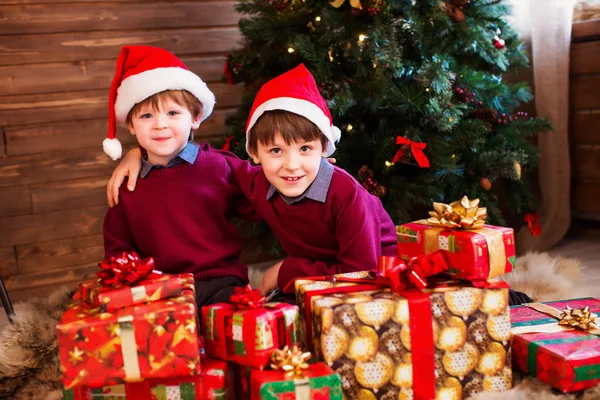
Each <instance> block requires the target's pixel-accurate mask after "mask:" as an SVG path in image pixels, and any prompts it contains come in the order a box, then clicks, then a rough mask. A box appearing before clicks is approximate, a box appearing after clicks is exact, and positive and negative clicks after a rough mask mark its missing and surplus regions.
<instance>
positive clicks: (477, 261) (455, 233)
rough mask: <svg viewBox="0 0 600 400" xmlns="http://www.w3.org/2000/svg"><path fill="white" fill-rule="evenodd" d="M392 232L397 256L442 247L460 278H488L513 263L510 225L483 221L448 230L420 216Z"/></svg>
mask: <svg viewBox="0 0 600 400" xmlns="http://www.w3.org/2000/svg"><path fill="white" fill-rule="evenodd" d="M396 235H397V238H398V255H399V256H400V257H401V258H403V259H405V260H410V259H411V258H413V257H416V256H419V255H422V254H429V253H432V252H434V251H436V250H440V249H441V250H446V251H447V252H448V254H447V256H448V264H449V266H450V267H451V268H453V269H455V270H456V273H457V276H458V277H459V278H463V279H468V280H488V279H491V278H494V277H497V276H500V275H503V274H505V273H507V272H510V271H512V269H513V265H514V263H515V239H514V233H513V230H512V229H511V228H505V227H499V226H492V225H483V227H482V228H480V229H474V230H449V229H445V228H438V227H433V226H431V225H429V224H428V223H427V221H426V220H421V221H415V222H411V223H408V224H404V225H400V226H397V227H396Z"/></svg>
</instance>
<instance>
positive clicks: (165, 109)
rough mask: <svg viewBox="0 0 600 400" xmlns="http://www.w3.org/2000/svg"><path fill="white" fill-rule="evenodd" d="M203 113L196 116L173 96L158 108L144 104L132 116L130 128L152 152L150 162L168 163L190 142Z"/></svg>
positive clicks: (149, 156) (149, 153)
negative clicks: (191, 133)
mask: <svg viewBox="0 0 600 400" xmlns="http://www.w3.org/2000/svg"><path fill="white" fill-rule="evenodd" d="M201 118H202V114H200V115H199V116H197V117H193V116H192V115H191V114H190V112H189V110H188V109H187V108H186V107H184V106H181V105H179V104H177V103H176V102H174V101H173V100H166V101H163V102H162V103H161V104H160V109H159V110H155V109H153V107H151V106H150V105H146V106H143V107H142V108H141V109H140V110H139V112H137V113H135V114H134V115H132V116H131V124H129V132H130V133H131V134H132V135H135V136H136V138H137V140H138V143H139V144H140V146H142V147H143V148H144V149H146V151H147V152H148V162H150V163H151V164H160V165H167V163H168V162H169V161H171V159H173V158H174V157H175V156H177V154H179V152H181V150H183V148H184V147H185V146H186V144H187V142H188V139H189V137H190V132H191V131H192V130H193V129H198V127H199V126H200V119H201Z"/></svg>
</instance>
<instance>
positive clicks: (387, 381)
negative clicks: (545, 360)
mask: <svg viewBox="0 0 600 400" xmlns="http://www.w3.org/2000/svg"><path fill="white" fill-rule="evenodd" d="M498 286H501V285H498ZM440 290H444V291H429V292H420V291H417V290H409V291H405V292H403V293H402V294H403V295H400V294H395V293H392V292H390V291H389V290H378V291H366V292H359V293H340V294H332V295H326V296H322V297H320V298H318V299H315V300H314V302H313V304H312V325H313V329H314V337H315V341H314V347H315V349H314V351H315V352H316V353H317V358H318V359H321V360H323V361H325V362H327V363H328V364H329V365H330V366H331V367H332V368H333V369H334V371H336V372H337V373H339V374H340V376H341V378H342V386H343V389H344V394H345V396H346V398H348V399H376V398H377V399H413V398H414V399H440V400H441V399H462V398H467V397H469V396H470V395H472V394H474V393H477V392H480V391H483V390H487V391H504V390H507V389H509V388H510V387H511V386H512V372H511V348H510V319H509V312H508V289H506V288H494V289H492V288H488V289H479V288H473V287H454V288H444V289H440ZM416 371H418V374H417V373H416Z"/></svg>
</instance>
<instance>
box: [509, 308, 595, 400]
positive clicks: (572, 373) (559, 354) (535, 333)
mask: <svg viewBox="0 0 600 400" xmlns="http://www.w3.org/2000/svg"><path fill="white" fill-rule="evenodd" d="M543 304H544V305H547V306H550V307H552V308H554V309H555V310H557V311H558V312H559V313H560V312H562V311H563V310H564V309H565V307H566V306H569V307H570V308H571V309H574V310H577V309H585V307H589V312H590V313H591V315H592V318H594V317H593V314H596V315H599V314H600V300H599V299H594V298H583V299H572V300H561V301H553V302H547V303H543ZM536 305H537V304H535V303H530V304H526V305H521V306H515V307H511V311H510V313H511V322H512V328H513V337H512V346H513V360H514V361H513V364H514V366H515V368H517V369H519V370H521V371H523V372H525V373H527V374H529V375H532V376H535V377H537V378H538V379H539V380H541V381H543V382H546V383H547V384H549V385H551V386H553V387H555V388H556V389H558V390H560V391H562V392H573V391H577V390H584V389H588V388H591V387H593V386H595V385H597V384H598V383H600V318H598V317H595V318H596V327H594V326H593V325H590V326H589V328H590V329H589V330H583V329H568V328H565V326H562V325H559V324H558V321H559V319H557V318H554V317H552V316H551V315H548V314H545V313H543V312H541V311H539V310H536V309H534V308H532V307H536Z"/></svg>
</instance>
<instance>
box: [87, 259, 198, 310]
mask: <svg viewBox="0 0 600 400" xmlns="http://www.w3.org/2000/svg"><path fill="white" fill-rule="evenodd" d="M99 267H100V271H97V272H96V275H97V276H98V279H94V280H89V281H85V282H82V283H80V284H79V288H78V291H79V292H80V294H81V298H82V299H83V300H84V301H85V302H86V303H88V304H90V305H91V306H93V307H100V308H101V309H102V310H103V311H113V310H116V309H119V308H123V307H129V306H132V305H134V304H141V303H147V302H149V301H157V300H160V299H165V298H168V297H173V296H178V295H180V294H181V291H182V289H183V285H184V282H186V280H185V279H183V278H188V277H189V276H191V274H182V275H170V274H164V273H162V272H160V271H155V270H154V261H153V259H152V258H148V259H141V258H140V257H139V256H138V255H137V254H136V253H129V254H128V253H124V254H123V255H122V257H118V258H117V257H111V258H110V259H109V260H104V261H102V262H101V263H100V264H99Z"/></svg>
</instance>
